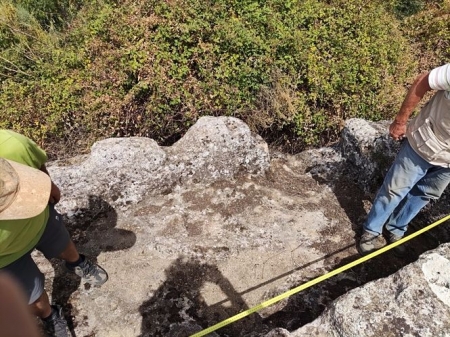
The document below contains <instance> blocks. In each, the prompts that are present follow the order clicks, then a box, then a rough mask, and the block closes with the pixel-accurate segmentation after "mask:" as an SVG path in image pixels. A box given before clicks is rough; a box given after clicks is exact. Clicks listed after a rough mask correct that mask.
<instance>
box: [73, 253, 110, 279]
mask: <svg viewBox="0 0 450 337" xmlns="http://www.w3.org/2000/svg"><path fill="white" fill-rule="evenodd" d="M80 255H81V254H80ZM81 256H82V257H83V258H84V261H83V262H81V263H80V264H79V265H78V266H76V267H71V266H69V265H68V264H67V263H66V268H67V269H69V270H70V271H72V272H74V273H75V274H76V275H78V276H79V277H81V278H82V279H83V281H84V282H86V283H89V284H92V285H94V286H100V285H102V284H103V283H105V282H106V281H108V273H107V272H106V270H105V269H103V268H102V267H100V266H99V265H98V264H95V263H93V262H92V261H90V260H88V259H87V258H86V257H85V256H84V255H81Z"/></svg>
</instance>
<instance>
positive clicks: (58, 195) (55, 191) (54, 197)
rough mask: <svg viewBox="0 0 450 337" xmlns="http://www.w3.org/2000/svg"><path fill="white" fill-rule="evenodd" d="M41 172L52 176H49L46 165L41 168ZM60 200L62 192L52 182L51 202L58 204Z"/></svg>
mask: <svg viewBox="0 0 450 337" xmlns="http://www.w3.org/2000/svg"><path fill="white" fill-rule="evenodd" d="M41 171H42V172H44V173H46V174H47V175H48V176H50V174H48V171H47V168H46V167H45V164H44V165H42V166H41ZM60 199H61V192H60V190H59V187H58V186H56V185H55V183H54V182H53V181H52V189H51V191H50V199H49V202H50V203H51V204H57V203H58V202H59V200H60Z"/></svg>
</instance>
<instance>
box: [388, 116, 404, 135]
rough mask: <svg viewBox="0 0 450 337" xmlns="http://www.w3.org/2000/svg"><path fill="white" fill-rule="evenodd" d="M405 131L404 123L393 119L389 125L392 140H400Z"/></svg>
mask: <svg viewBox="0 0 450 337" xmlns="http://www.w3.org/2000/svg"><path fill="white" fill-rule="evenodd" d="M405 133H406V123H399V122H397V121H395V120H394V121H393V122H392V124H391V125H390V126H389V136H391V137H392V139H394V140H402V139H403V138H404V137H405Z"/></svg>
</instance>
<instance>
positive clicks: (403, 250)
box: [387, 233, 406, 257]
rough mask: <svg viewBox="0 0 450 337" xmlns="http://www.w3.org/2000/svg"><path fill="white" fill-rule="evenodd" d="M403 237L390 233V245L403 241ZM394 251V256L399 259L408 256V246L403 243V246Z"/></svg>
mask: <svg viewBox="0 0 450 337" xmlns="http://www.w3.org/2000/svg"><path fill="white" fill-rule="evenodd" d="M402 238H403V236H397V235H395V234H394V233H389V235H388V239H387V241H388V243H389V244H391V243H394V242H397V241H398V240H400V239H402ZM392 250H393V251H394V254H395V255H397V256H398V257H403V256H405V254H406V244H405V243H403V244H401V245H398V246H396V247H395V248H393V249H392Z"/></svg>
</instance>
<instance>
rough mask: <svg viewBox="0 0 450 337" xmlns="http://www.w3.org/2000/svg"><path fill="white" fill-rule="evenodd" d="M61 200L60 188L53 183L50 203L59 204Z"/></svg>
mask: <svg viewBox="0 0 450 337" xmlns="http://www.w3.org/2000/svg"><path fill="white" fill-rule="evenodd" d="M59 199H61V192H60V190H59V188H58V186H56V185H55V184H54V183H53V181H52V189H51V191H50V198H49V200H48V202H49V203H51V204H57V203H58V202H59Z"/></svg>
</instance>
